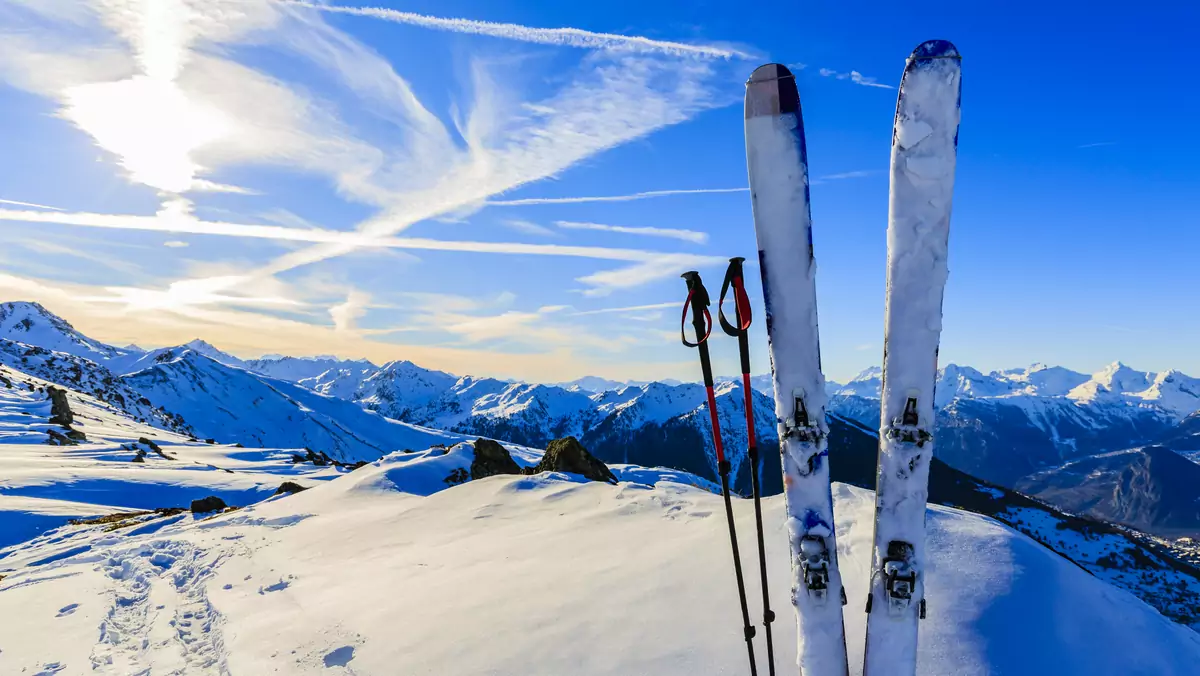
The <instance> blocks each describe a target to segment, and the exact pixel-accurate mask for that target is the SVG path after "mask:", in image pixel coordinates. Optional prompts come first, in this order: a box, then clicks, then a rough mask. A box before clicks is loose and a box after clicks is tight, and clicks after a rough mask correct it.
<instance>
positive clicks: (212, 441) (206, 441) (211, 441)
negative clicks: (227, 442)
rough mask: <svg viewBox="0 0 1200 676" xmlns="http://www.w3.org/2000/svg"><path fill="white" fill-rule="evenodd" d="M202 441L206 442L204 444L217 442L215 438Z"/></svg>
mask: <svg viewBox="0 0 1200 676" xmlns="http://www.w3.org/2000/svg"><path fill="white" fill-rule="evenodd" d="M204 443H206V444H215V443H217V440H216V439H205V440H204Z"/></svg>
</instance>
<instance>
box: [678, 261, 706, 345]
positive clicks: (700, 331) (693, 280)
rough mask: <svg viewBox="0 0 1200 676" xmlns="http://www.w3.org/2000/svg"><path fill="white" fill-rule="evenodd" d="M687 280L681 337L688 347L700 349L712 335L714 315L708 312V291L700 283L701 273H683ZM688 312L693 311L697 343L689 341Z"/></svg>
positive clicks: (693, 324) (680, 322)
mask: <svg viewBox="0 0 1200 676" xmlns="http://www.w3.org/2000/svg"><path fill="white" fill-rule="evenodd" d="M683 278H684V279H685V280H687V288H688V295H687V300H685V301H684V302H683V316H682V317H681V318H680V320H679V337H680V339H681V340H683V344H684V345H687V346H688V347H699V346H700V344H701V343H703V342H705V341H706V340H708V337H709V335H711V334H712V314H710V313H709V311H708V304H709V300H708V290H707V289H705V288H704V282H702V281H700V273H698V272H695V271H692V272H685V273H683ZM688 310H691V311H692V326H694V327H695V329H696V342H694V343H693V342H691V341H690V340H688V339H687V318H688Z"/></svg>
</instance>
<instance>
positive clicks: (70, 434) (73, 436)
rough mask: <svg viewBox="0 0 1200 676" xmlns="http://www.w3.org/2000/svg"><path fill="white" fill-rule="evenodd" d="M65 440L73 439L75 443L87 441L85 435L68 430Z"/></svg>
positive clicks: (77, 431) (74, 430)
mask: <svg viewBox="0 0 1200 676" xmlns="http://www.w3.org/2000/svg"><path fill="white" fill-rule="evenodd" d="M67 438H68V439H74V440H75V441H87V435H86V434H84V433H83V432H80V431H79V430H76V429H68V430H67Z"/></svg>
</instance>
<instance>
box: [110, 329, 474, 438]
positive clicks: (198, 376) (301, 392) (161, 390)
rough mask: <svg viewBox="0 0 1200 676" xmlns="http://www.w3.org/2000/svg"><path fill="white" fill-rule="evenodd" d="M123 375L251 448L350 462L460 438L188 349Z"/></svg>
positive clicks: (207, 430) (201, 429) (209, 431)
mask: <svg viewBox="0 0 1200 676" xmlns="http://www.w3.org/2000/svg"><path fill="white" fill-rule="evenodd" d="M121 381H122V382H124V383H125V384H127V385H128V386H129V387H131V388H133V389H135V390H137V391H138V392H141V393H143V394H144V395H145V396H146V397H147V398H148V399H150V400H151V401H154V402H155V403H157V404H159V405H162V406H165V407H167V408H169V409H170V410H173V411H177V412H179V413H180V414H181V415H182V416H183V418H184V419H186V420H187V421H188V423H190V424H191V426H192V427H193V428H194V429H195V431H196V434H197V435H198V436H201V437H208V438H213V439H215V440H217V441H219V442H222V443H234V442H239V443H242V444H244V445H247V446H260V447H282V448H311V449H313V450H315V451H320V452H324V453H327V454H328V455H330V456H331V457H333V458H334V459H337V460H340V461H344V462H354V461H359V460H367V461H371V460H375V459H377V458H379V457H380V456H382V455H384V454H387V453H391V452H392V451H396V450H401V449H411V448H424V447H426V446H428V445H430V444H432V443H440V442H444V441H445V440H447V439H461V438H462V437H461V436H457V435H447V434H445V433H443V432H439V431H436V430H429V429H425V428H422V427H417V426H415V425H410V424H408V423H403V422H399V421H396V420H390V419H388V418H385V417H383V416H381V415H379V414H377V413H374V412H371V411H367V410H364V409H363V408H362V407H360V406H359V405H357V404H355V403H353V402H350V401H347V400H345V399H338V398H335V397H329V396H325V395H322V394H319V393H317V392H314V391H312V390H310V389H307V388H305V387H301V386H300V385H297V384H295V383H290V382H287V381H284V380H276V379H273V378H268V377H267V376H263V375H260V374H257V373H253V372H251V371H247V370H245V369H240V368H235V367H232V366H227V365H225V364H221V363H220V362H217V361H215V360H213V359H211V358H209V357H206V356H204V355H202V354H199V353H196V352H192V351H191V350H186V351H184V352H182V353H179V354H175V355H173V356H172V357H171V358H170V359H164V360H161V361H158V362H157V363H155V364H154V365H153V366H149V367H147V368H145V369H143V370H141V371H137V372H135V373H131V374H128V375H125V376H121Z"/></svg>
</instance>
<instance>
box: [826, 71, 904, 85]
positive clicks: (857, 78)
mask: <svg viewBox="0 0 1200 676" xmlns="http://www.w3.org/2000/svg"><path fill="white" fill-rule="evenodd" d="M820 73H821V77H832V78H834V79H837V80H849V81H850V82H853V83H854V84H856V85H862V86H864V87H878V88H880V89H895V87H893V86H891V85H886V84H881V83H879V82H876V81H875V78H873V77H867V76H865V75H863V74H862V73H860V72H858V71H857V70H852V71H850V72H849V73H842V72H839V71H836V70H833V69H831V68H822V69H821V70H820Z"/></svg>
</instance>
